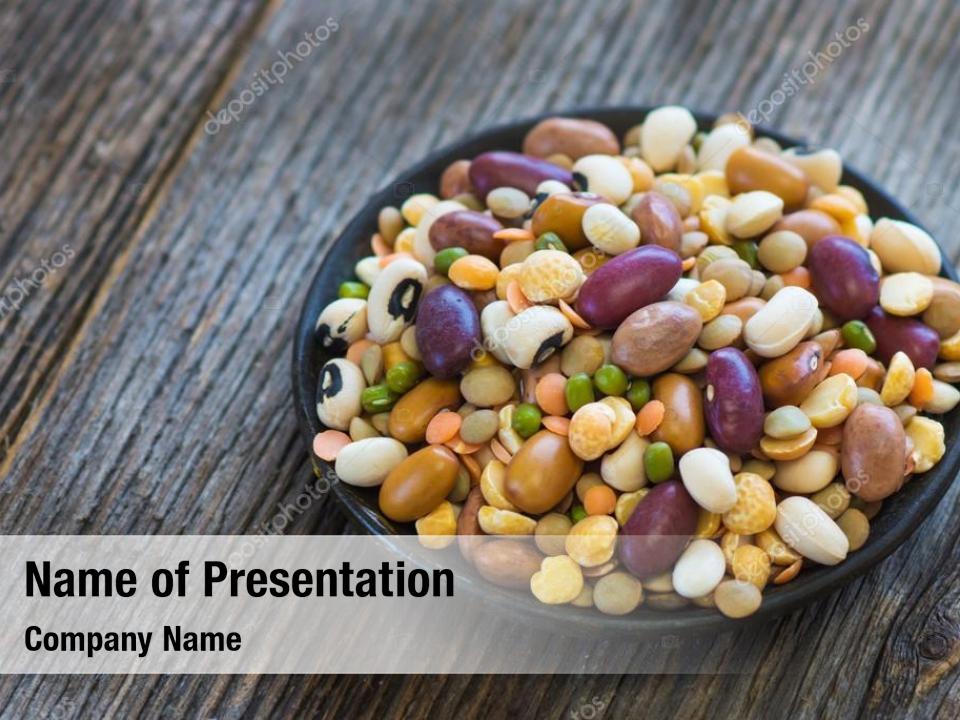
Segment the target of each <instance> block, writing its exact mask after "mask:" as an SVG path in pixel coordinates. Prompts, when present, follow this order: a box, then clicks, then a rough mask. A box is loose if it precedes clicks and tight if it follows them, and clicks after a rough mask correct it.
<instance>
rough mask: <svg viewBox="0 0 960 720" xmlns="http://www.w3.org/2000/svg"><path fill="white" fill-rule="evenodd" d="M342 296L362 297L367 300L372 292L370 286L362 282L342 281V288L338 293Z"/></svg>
mask: <svg viewBox="0 0 960 720" xmlns="http://www.w3.org/2000/svg"><path fill="white" fill-rule="evenodd" d="M337 294H338V295H339V296H340V297H342V298H360V299H361V300H366V299H367V295H369V294H370V288H369V287H367V286H366V285H365V284H364V283H362V282H350V281H348V282H342V283H340V290H339V292H338V293H337Z"/></svg>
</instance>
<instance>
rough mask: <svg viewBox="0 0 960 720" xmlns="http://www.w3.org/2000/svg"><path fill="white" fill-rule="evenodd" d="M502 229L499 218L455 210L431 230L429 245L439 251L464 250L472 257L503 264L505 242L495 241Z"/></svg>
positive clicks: (446, 214) (439, 218)
mask: <svg viewBox="0 0 960 720" xmlns="http://www.w3.org/2000/svg"><path fill="white" fill-rule="evenodd" d="M502 229H503V225H501V224H500V223H499V222H497V219H496V218H493V217H490V216H489V215H485V214H484V213H482V212H477V211H476V210H455V211H454V212H449V213H444V214H443V215H441V216H440V217H438V218H437V219H436V220H434V221H433V224H432V225H431V226H430V244H431V245H432V246H433V249H434V250H437V251H440V250H443V249H444V248H449V247H462V248H463V249H464V250H466V251H467V252H468V253H470V254H471V255H483V256H484V257H485V258H489V259H490V260H493V261H494V262H499V261H500V252H501V251H502V250H503V246H504V242H503V240H498V239H497V238H495V237H493V234H494V233H495V232H497V231H498V230H502Z"/></svg>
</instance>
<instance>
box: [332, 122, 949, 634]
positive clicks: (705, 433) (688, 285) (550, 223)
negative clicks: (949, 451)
mask: <svg viewBox="0 0 960 720" xmlns="http://www.w3.org/2000/svg"><path fill="white" fill-rule="evenodd" d="M842 169H843V168H842V161H841V158H840V156H839V155H838V154H837V153H836V152H835V151H833V150H829V149H825V150H817V151H811V150H808V149H803V148H788V149H781V148H780V147H779V145H777V143H775V142H774V141H772V140H770V139H768V138H754V137H753V131H752V129H751V128H750V127H749V126H748V125H747V124H746V123H745V122H744V121H743V120H742V119H737V117H736V116H724V117H723V118H721V120H720V121H718V123H717V125H716V126H715V127H714V128H712V129H711V130H709V131H707V132H698V130H697V123H696V122H695V120H694V118H693V116H692V115H691V114H690V113H689V112H688V111H687V110H686V109H684V108H681V107H675V106H671V107H662V108H659V109H657V110H654V111H652V112H651V113H649V114H648V115H647V117H646V118H644V119H643V122H642V124H640V125H638V126H636V127H634V128H632V129H630V130H629V131H628V132H627V133H626V135H625V137H624V138H623V142H622V144H621V141H620V140H619V139H618V138H617V137H616V135H615V134H614V133H613V132H612V131H611V130H610V129H609V128H607V127H606V126H604V125H603V124H601V123H598V122H594V121H591V120H580V119H572V118H551V119H548V120H545V121H542V122H540V123H538V124H537V125H536V126H535V127H534V128H533V129H531V130H530V131H529V133H528V134H527V136H526V139H525V141H524V143H523V153H517V152H508V151H495V152H486V153H483V154H481V155H479V156H477V157H475V158H465V159H461V160H457V161H456V162H454V163H453V164H451V165H450V166H449V167H448V168H447V169H446V171H444V173H443V175H442V177H441V178H440V183H439V192H438V194H437V195H433V194H429V193H420V194H416V195H413V196H411V197H409V198H407V200H406V201H405V202H403V204H402V205H401V206H400V207H399V208H397V207H386V208H383V209H382V211H381V212H380V215H379V219H378V232H377V233H376V234H374V236H373V238H372V240H371V247H372V248H373V255H371V256H370V257H367V258H364V259H363V260H361V261H360V262H359V263H358V264H357V266H356V270H355V272H356V278H350V279H345V280H344V282H343V283H342V284H341V285H340V287H339V292H338V295H339V298H338V299H337V300H334V301H333V302H332V303H330V304H329V305H328V306H327V307H326V308H325V309H324V310H323V312H322V313H321V314H320V317H319V318H318V320H317V325H316V340H317V343H318V345H319V347H320V348H321V349H322V350H323V351H324V352H326V353H327V354H329V355H331V356H334V357H333V359H331V360H329V361H327V362H326V364H325V365H324V366H323V369H322V371H321V373H320V379H319V389H318V396H317V415H318V417H319V419H320V420H321V422H322V423H323V424H324V425H325V426H326V427H327V428H328V429H327V430H324V432H322V433H320V434H319V435H317V438H316V439H315V441H314V451H315V453H316V454H317V455H318V456H319V457H321V458H323V459H325V460H331V461H335V468H336V472H337V474H338V475H339V477H340V479H341V480H342V481H343V482H346V483H349V484H352V485H356V486H360V487H378V488H379V505H380V509H381V511H382V512H383V514H384V515H385V516H387V517H388V518H390V519H391V520H393V521H395V522H400V523H407V522H409V523H415V528H416V531H417V532H418V534H419V535H420V536H421V538H422V540H423V543H424V544H425V545H426V546H428V547H436V548H439V547H445V546H447V545H449V544H451V543H452V542H453V541H454V539H455V536H459V537H460V543H459V546H460V548H461V552H462V553H463V554H464V556H465V557H467V559H468V560H470V561H471V562H472V563H473V564H474V566H475V567H476V569H477V571H478V572H479V573H480V574H481V575H482V576H483V577H484V578H486V579H487V580H489V581H490V582H493V583H497V584H499V585H502V586H505V587H512V588H525V589H527V590H528V591H529V592H531V593H532V594H533V596H534V597H536V598H537V599H538V600H540V601H541V602H543V603H547V604H561V603H570V604H573V605H574V606H576V607H591V606H592V607H594V608H596V609H597V610H599V611H600V612H603V613H607V614H613V615H623V614H628V613H630V612H633V611H634V610H635V609H636V608H638V607H640V606H641V605H642V606H646V607H650V608H656V609H670V608H676V607H682V606H684V605H687V604H691V603H692V604H694V605H697V606H700V607H705V608H716V609H717V610H719V612H721V613H723V614H725V615H727V616H729V617H733V618H738V617H744V616H747V615H750V614H751V613H753V612H755V611H756V610H757V609H758V608H759V607H760V604H761V602H762V600H763V590H764V588H765V587H766V586H767V585H768V584H773V585H782V584H785V583H789V582H791V581H793V580H794V579H795V578H796V577H797V576H798V575H799V574H800V573H802V571H803V570H804V569H806V568H809V567H810V566H813V565H816V564H820V565H835V564H837V563H840V562H842V561H843V560H844V559H845V558H846V557H847V556H848V554H849V553H851V552H856V551H857V550H859V549H860V548H861V547H863V546H864V545H865V544H866V543H869V535H870V522H871V519H872V518H873V517H874V516H875V515H876V513H877V512H879V510H880V506H881V503H882V501H883V500H884V499H885V498H887V497H889V496H890V495H892V494H893V493H895V492H897V491H898V490H899V489H900V488H901V487H902V486H903V485H904V483H906V482H910V481H911V479H912V478H913V476H914V475H916V474H918V473H923V472H926V471H927V470H929V469H930V468H932V467H933V466H934V465H936V463H937V462H938V461H939V460H940V459H941V458H942V457H943V455H944V452H945V438H944V430H943V425H942V424H941V423H940V422H939V421H938V420H937V419H936V418H935V417H934V416H938V415H942V414H943V413H946V412H949V411H951V410H953V408H954V407H956V405H957V404H958V402H960V391H958V390H957V389H956V388H954V387H953V385H952V384H953V383H958V382H960V285H958V284H957V283H954V282H952V281H950V280H947V279H944V278H940V277H937V275H938V273H939V271H940V267H941V257H940V253H939V250H938V248H937V246H936V243H935V242H934V241H933V240H932V238H930V236H929V235H928V234H927V233H926V232H924V231H923V230H922V229H921V228H919V227H916V226H914V225H911V224H910V223H907V222H904V221H901V220H893V219H890V218H874V217H872V216H871V215H870V210H869V208H868V207H867V204H866V202H865V200H864V197H863V195H862V194H861V193H860V192H859V191H858V190H857V189H856V188H854V187H852V186H849V185H843V184H841V176H842ZM495 536H501V537H499V538H498V537H495ZM522 536H529V540H530V542H524V537H522ZM467 538H469V539H470V542H469V543H468V542H466V539H467Z"/></svg>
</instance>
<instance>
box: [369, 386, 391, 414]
mask: <svg viewBox="0 0 960 720" xmlns="http://www.w3.org/2000/svg"><path fill="white" fill-rule="evenodd" d="M398 399H399V396H398V395H397V394H396V393H395V392H394V391H393V390H391V389H390V388H388V387H387V386H386V385H371V386H370V387H368V388H366V389H365V390H364V391H363V393H362V394H361V395H360V404H361V405H363V409H364V411H366V412H368V413H370V414H371V415H376V414H377V413H382V412H386V411H387V410H389V409H390V408H392V407H393V404H394V403H395V402H396V401H397V400H398Z"/></svg>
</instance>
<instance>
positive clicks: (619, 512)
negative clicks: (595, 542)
mask: <svg viewBox="0 0 960 720" xmlns="http://www.w3.org/2000/svg"><path fill="white" fill-rule="evenodd" d="M648 492H650V490H649V488H640V489H639V490H634V491H633V492H625V493H623V494H621V495H620V496H619V497H618V498H617V505H616V508H614V511H613V516H614V517H615V518H616V519H617V523H618V524H619V525H620V526H621V527H623V526H624V525H626V524H627V520H629V519H630V516H631V515H632V514H633V511H634V510H636V508H637V505H639V504H640V501H641V500H643V498H644V497H645V496H646V494H647V493H648Z"/></svg>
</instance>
